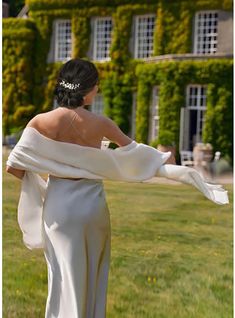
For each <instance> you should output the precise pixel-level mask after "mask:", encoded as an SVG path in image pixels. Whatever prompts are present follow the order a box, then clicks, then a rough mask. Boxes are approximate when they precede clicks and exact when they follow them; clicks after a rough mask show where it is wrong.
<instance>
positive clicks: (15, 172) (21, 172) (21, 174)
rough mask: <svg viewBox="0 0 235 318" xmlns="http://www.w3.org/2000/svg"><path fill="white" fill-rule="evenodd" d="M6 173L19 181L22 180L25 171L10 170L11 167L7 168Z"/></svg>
mask: <svg viewBox="0 0 235 318" xmlns="http://www.w3.org/2000/svg"><path fill="white" fill-rule="evenodd" d="M6 172H8V173H10V174H12V175H13V176H15V177H17V178H19V179H23V177H24V173H25V170H20V169H16V168H12V167H11V166H7V167H6Z"/></svg>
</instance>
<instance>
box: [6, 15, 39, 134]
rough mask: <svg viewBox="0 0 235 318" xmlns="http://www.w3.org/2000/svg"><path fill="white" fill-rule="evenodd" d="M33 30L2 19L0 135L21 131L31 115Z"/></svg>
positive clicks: (26, 22) (28, 25)
mask: <svg viewBox="0 0 235 318" xmlns="http://www.w3.org/2000/svg"><path fill="white" fill-rule="evenodd" d="M35 32H36V30H35V26H34V23H33V22H32V21H31V20H23V19H16V18H9V19H3V76H2V79H3V134H4V135H7V134H9V133H10V132H11V131H12V130H16V131H17V130H19V129H21V128H22V127H23V126H24V124H25V123H26V122H27V121H28V120H29V119H30V118H31V117H32V115H33V114H34V113H35V111H36V109H35V105H34V104H33V103H32V90H33V85H34V82H33V79H34V74H33V68H32V65H33V58H34V41H35Z"/></svg>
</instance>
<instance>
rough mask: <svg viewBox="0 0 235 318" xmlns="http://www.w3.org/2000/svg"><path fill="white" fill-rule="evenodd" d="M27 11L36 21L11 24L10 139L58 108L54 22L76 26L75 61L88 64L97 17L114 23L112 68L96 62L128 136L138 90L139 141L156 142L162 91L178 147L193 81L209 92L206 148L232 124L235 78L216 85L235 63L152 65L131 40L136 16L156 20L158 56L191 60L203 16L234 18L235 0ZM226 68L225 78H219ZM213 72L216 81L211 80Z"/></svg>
mask: <svg viewBox="0 0 235 318" xmlns="http://www.w3.org/2000/svg"><path fill="white" fill-rule="evenodd" d="M26 4H28V6H29V10H30V11H29V15H30V19H27V20H25V19H4V20H3V32H4V41H3V53H4V56H3V67H4V73H3V74H4V79H3V80H4V88H5V92H4V96H3V97H4V108H3V122H4V127H5V128H4V133H5V134H6V133H9V132H10V131H11V130H12V127H14V129H15V130H17V129H18V128H19V127H22V126H23V125H24V123H26V122H27V120H28V119H29V118H30V116H33V115H35V114H36V113H38V112H41V111H48V110H50V109H51V108H52V105H53V89H54V85H55V82H56V78H57V74H58V70H59V68H60V67H61V65H62V63H59V62H57V63H48V61H47V57H48V53H49V50H50V41H51V36H52V30H53V21H54V20H55V19H63V18H65V19H71V22H72V33H73V40H74V41H73V51H72V57H80V58H88V56H87V52H88V51H89V46H90V42H91V23H90V19H91V18H92V17H95V16H112V17H113V22H114V28H113V31H112V43H111V47H110V56H111V60H110V61H108V62H105V63H99V62H95V65H96V66H97V68H98V71H99V74H100V88H101V93H102V95H103V97H104V104H105V105H104V106H105V114H106V115H107V116H109V117H111V118H112V119H113V120H115V122H116V123H117V124H118V125H119V126H120V128H121V129H122V130H123V131H124V132H125V133H128V131H129V130H130V118H131V104H132V93H133V92H134V91H136V90H137V104H138V105H137V114H136V129H137V134H136V139H137V140H138V141H141V142H145V143H147V142H148V140H147V139H148V138H147V136H148V116H149V104H150V100H151V92H152V86H153V84H154V83H156V84H157V85H160V86H161V89H160V101H161V107H160V117H161V121H160V130H161V129H163V130H164V129H166V130H170V131H172V133H173V134H174V136H175V139H174V142H175V143H176V145H177V146H178V136H179V113H180V107H182V105H184V103H185V99H184V98H185V88H184V87H185V85H187V84H188V83H191V82H192V81H194V82H195V83H196V82H197V83H203V82H204V83H205V84H208V98H207V100H208V114H207V116H208V117H207V120H206V125H205V129H204V138H205V140H207V141H209V142H210V140H211V139H212V136H216V138H217V135H218V134H217V132H215V131H214V128H213V127H214V126H213V125H212V124H211V123H212V122H213V123H215V127H217V126H218V125H219V124H220V123H221V122H222V120H228V121H229V120H230V122H231V112H230V110H228V107H230V106H228V105H230V103H231V98H232V97H231V93H229V92H230V91H229V89H230V86H231V85H230V77H229V76H226V78H225V81H224V82H223V86H222V87H221V89H220V90H218V88H219V86H221V83H219V80H218V81H217V80H216V79H219V76H221V75H222V74H226V75H227V73H226V72H229V70H230V69H231V61H229V60H224V61H223V62H222V61H221V64H218V63H220V62H218V61H214V60H211V61H209V62H200V63H199V62H197V63H194V62H189V61H188V62H171V63H170V62H168V63H157V64H154V63H153V64H151V63H148V64H145V63H144V62H143V61H141V60H137V59H133V53H132V49H133V48H131V46H133V39H132V38H131V35H132V23H133V17H134V16H135V15H138V14H145V13H154V14H156V25H155V30H154V50H153V55H154V56H155V55H162V54H173V53H174V54H179V53H190V52H191V51H192V26H193V18H194V15H195V12H196V11H199V10H207V9H208V10H209V9H216V10H230V11H232V5H233V4H232V0H221V1H218V0H195V1H186V0H185V1H183V0H176V1H173V0H172V1H164V0H149V1H148V4H143V1H142V0H135V1H134V0H122V1H121V0H114V1H111V2H110V1H109V0H99V1H97V0H86V1H85V0H84V1H81V0H61V1H57V0H27V1H26ZM181 63H182V65H181ZM209 65H210V66H209ZM218 65H220V67H219V69H218V71H217V73H218V74H219V75H218V74H217V73H216V67H218ZM22 70H24V71H22ZM210 72H212V74H213V80H211V78H209V77H208V75H209V74H211V73H210ZM223 72H225V73H223ZM216 74H217V75H216ZM210 85H211V86H210ZM213 85H214V86H213ZM210 91H213V92H214V91H216V94H215V95H213V96H214V97H213V98H214V100H213V102H210V100H211V99H210V98H211V97H210ZM225 92H226V93H225ZM210 103H211V104H210ZM172 105H173V106H172ZM210 105H213V106H210ZM215 105H216V106H215ZM210 107H211V110H210ZM212 109H215V110H217V109H223V110H224V113H226V114H224V115H222V117H221V116H220V115H218V114H217V115H215V114H213V110H212ZM210 122H211V123H210ZM216 125H217V126H216ZM221 129H222V128H220V130H218V131H221ZM223 129H224V130H223V132H222V133H223V136H227V135H229V132H228V131H229V125H228V126H227V128H225V127H223ZM226 129H227V130H226ZM220 138H222V137H220ZM224 138H225V139H226V138H227V137H224ZM213 139H214V137H213ZM225 139H223V141H221V143H222V144H223V145H224V146H223V149H225V146H226V145H227V146H228V149H230V150H229V151H227V152H229V153H231V145H228V143H229V142H228V141H225ZM217 140H222V139H218V138H217ZM213 142H214V144H215V141H213ZM226 142H227V144H226ZM224 151H225V150H224Z"/></svg>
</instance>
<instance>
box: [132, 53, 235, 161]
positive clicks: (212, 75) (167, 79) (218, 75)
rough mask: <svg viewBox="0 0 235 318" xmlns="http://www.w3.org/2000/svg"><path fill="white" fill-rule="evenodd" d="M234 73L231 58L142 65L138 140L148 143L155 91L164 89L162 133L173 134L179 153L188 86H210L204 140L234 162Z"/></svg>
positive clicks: (138, 74) (138, 69) (139, 91)
mask: <svg viewBox="0 0 235 318" xmlns="http://www.w3.org/2000/svg"><path fill="white" fill-rule="evenodd" d="M232 72H233V61H232V60H230V59H224V60H208V61H197V62H196V61H183V62H179V61H177V62H173V61H169V62H162V63H157V64H142V65H138V66H137V68H136V76H137V81H138V95H137V117H136V140H137V141H139V142H140V141H141V142H144V143H147V142H148V131H149V105H150V101H151V93H152V88H153V86H155V85H157V86H159V88H160V94H159V116H160V121H159V131H168V132H171V133H172V135H173V137H174V138H173V140H172V142H173V143H174V144H175V145H176V149H177V150H178V149H179V132H180V109H181V107H184V106H185V104H186V87H187V85H191V84H199V85H207V86H208V89H207V111H206V115H205V125H204V130H203V136H202V137H203V141H204V142H210V143H211V144H212V145H213V148H214V149H215V150H218V149H219V150H220V151H221V152H222V154H223V155H224V156H228V158H230V160H232V157H233V143H232V138H233V137H232V131H233V129H232V124H233V121H232V118H233V106H232V105H233V104H232V87H233V85H232V79H233V76H232ZM178 155H179V154H177V156H178Z"/></svg>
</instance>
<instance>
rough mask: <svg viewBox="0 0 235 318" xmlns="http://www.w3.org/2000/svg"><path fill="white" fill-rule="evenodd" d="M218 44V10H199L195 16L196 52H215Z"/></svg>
mask: <svg viewBox="0 0 235 318" xmlns="http://www.w3.org/2000/svg"><path fill="white" fill-rule="evenodd" d="M217 46H218V12H216V11H210V12H209V11H205V12H198V13H197V14H196V17H195V39H194V53H197V54H214V53H216V51H217Z"/></svg>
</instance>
